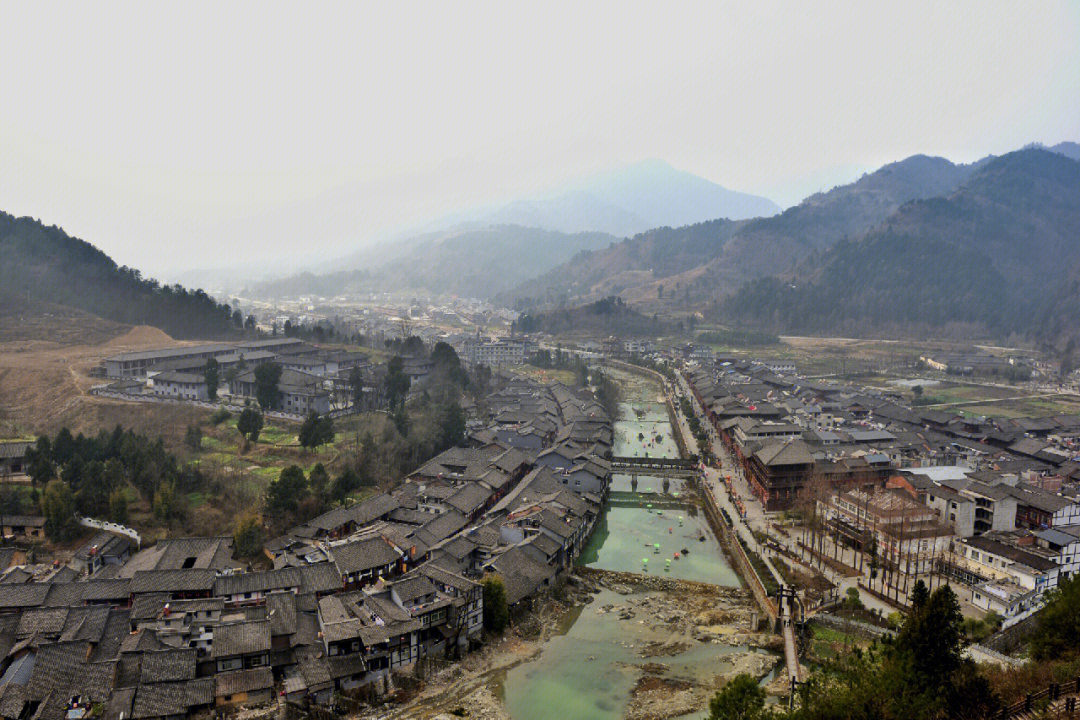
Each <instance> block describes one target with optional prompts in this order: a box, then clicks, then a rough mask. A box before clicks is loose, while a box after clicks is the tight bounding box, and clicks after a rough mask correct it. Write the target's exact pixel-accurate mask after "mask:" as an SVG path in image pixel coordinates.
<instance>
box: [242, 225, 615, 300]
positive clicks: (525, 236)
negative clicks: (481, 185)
mask: <svg viewBox="0 0 1080 720" xmlns="http://www.w3.org/2000/svg"><path fill="white" fill-rule="evenodd" d="M615 242H616V238H615V237H614V236H612V235H606V234H604V233H574V234H568V233H560V232H553V231H548V230H540V229H537V228H527V227H520V226H517V225H500V226H495V227H487V228H482V229H473V230H461V231H452V232H444V233H430V234H427V235H422V236H419V237H416V238H411V239H409V240H407V241H402V242H399V243H395V244H394V246H393V255H392V256H391V257H390V258H387V259H383V258H381V257H380V256H381V252H380V251H379V250H378V249H376V250H375V251H373V252H372V253H371V255H370V257H369V258H368V259H367V262H366V267H365V268H364V269H362V270H355V271H342V272H338V273H329V274H325V275H312V274H310V273H304V274H300V275H294V276H291V277H288V278H284V279H281V280H274V281H269V282H263V283H257V284H253V285H251V286H250V287H249V288H248V289H247V290H245V294H246V295H247V296H250V297H285V296H295V295H309V294H310V295H324V296H332V295H337V294H340V293H349V292H353V293H355V292H379V291H394V290H416V291H427V292H430V293H432V294H436V295H438V294H444V293H445V294H451V295H459V296H464V297H482V298H486V297H492V296H494V295H497V294H498V293H500V292H504V291H506V290H507V289H509V288H511V287H514V286H515V285H517V284H518V283H520V282H522V281H524V280H525V279H526V278H528V277H531V276H532V275H534V274H536V273H538V272H544V271H546V270H547V269H549V268H551V267H554V266H555V265H558V264H559V263H561V262H564V261H566V260H568V259H570V258H571V257H573V256H574V254H575V253H578V252H580V251H582V250H592V249H596V248H601V247H607V246H608V245H611V244H613V243H615ZM357 261H358V262H359V261H362V260H361V259H360V258H357Z"/></svg>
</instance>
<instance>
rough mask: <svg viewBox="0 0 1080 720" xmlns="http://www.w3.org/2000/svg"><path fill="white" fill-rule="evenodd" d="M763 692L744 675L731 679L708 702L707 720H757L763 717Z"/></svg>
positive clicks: (752, 680)
mask: <svg viewBox="0 0 1080 720" xmlns="http://www.w3.org/2000/svg"><path fill="white" fill-rule="evenodd" d="M764 711H765V690H764V688H762V687H760V686H759V685H758V684H757V680H755V679H754V678H752V677H750V676H749V675H747V674H746V673H740V674H739V675H736V676H735V677H734V678H732V680H731V682H729V683H728V684H727V685H725V686H724V689H723V690H721V691H719V692H718V693H716V695H714V696H713V698H712V699H711V700H709V720H757V719H758V718H762V717H765V712H764Z"/></svg>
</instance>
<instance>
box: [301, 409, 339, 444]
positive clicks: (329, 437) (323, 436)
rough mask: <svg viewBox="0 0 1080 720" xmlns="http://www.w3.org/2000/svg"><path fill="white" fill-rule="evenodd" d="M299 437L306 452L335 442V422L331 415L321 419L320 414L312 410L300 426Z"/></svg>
mask: <svg viewBox="0 0 1080 720" xmlns="http://www.w3.org/2000/svg"><path fill="white" fill-rule="evenodd" d="M297 437H298V439H299V440H300V445H301V447H303V448H304V449H305V450H313V449H314V448H317V447H319V446H320V445H326V444H327V443H331V442H333V441H334V420H333V418H331V417H330V416H329V415H325V416H323V417H319V414H318V413H317V412H315V411H314V410H312V411H311V412H310V413H309V414H308V416H307V417H306V418H304V422H303V423H302V424H301V425H300V432H299V433H298V435H297Z"/></svg>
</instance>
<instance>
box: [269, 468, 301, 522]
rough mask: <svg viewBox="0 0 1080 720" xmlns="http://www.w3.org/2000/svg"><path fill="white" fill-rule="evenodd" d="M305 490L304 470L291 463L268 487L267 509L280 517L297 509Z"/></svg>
mask: <svg viewBox="0 0 1080 720" xmlns="http://www.w3.org/2000/svg"><path fill="white" fill-rule="evenodd" d="M305 492H307V478H305V477H304V471H303V470H302V469H301V468H300V467H298V466H296V465H290V466H289V467H287V468H285V469H284V470H282V471H281V474H279V475H278V477H277V479H276V480H273V481H271V482H270V485H269V486H268V487H267V488H266V509H267V511H268V512H270V513H271V514H272V515H275V516H278V517H280V516H282V515H284V514H285V513H287V512H288V511H290V510H295V509H296V506H297V505H298V504H299V503H300V500H301V498H303V497H304V493H305Z"/></svg>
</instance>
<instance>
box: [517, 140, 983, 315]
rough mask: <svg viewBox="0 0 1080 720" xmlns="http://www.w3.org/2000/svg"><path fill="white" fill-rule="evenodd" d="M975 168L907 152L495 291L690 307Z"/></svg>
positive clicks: (856, 231) (521, 299) (792, 261)
mask: <svg viewBox="0 0 1080 720" xmlns="http://www.w3.org/2000/svg"><path fill="white" fill-rule="evenodd" d="M974 167H975V166H973V165H967V166H965V165H954V164H953V163H951V162H949V161H948V160H946V159H944V158H934V157H927V156H925V155H916V156H913V157H909V158H907V159H906V160H901V161H900V162H895V163H891V164H889V165H886V166H884V167H882V168H880V169H879V170H877V171H875V172H873V173H870V174H867V175H864V176H863V177H861V178H859V179H858V180H856V181H855V182H853V183H851V184H848V185H843V186H840V187H837V188H834V189H832V190H830V191H828V192H825V193H820V194H817V195H813V196H811V197H809V198H807V199H806V200H804V201H803V202H802V203H800V204H799V205H797V206H795V207H793V208H789V209H788V210H785V211H784V212H783V213H781V214H779V215H774V216H772V217H766V218H758V219H753V220H743V221H738V222H732V221H726V220H721V221H711V222H704V223H698V224H695V225H688V226H684V227H679V228H674V229H673V228H670V227H663V228H658V229H655V230H651V231H649V232H646V233H642V234H640V235H638V236H635V237H633V238H631V239H629V240H626V241H624V242H622V243H618V244H617V245H615V246H614V247H611V248H607V249H603V250H599V251H594V252H593V253H591V254H589V255H582V256H578V257H575V258H573V259H572V260H571V261H570V262H568V263H565V264H564V265H562V266H559V267H556V268H554V269H553V270H551V271H550V272H548V273H547V274H545V275H543V276H540V277H538V278H534V279H532V280H530V281H529V282H526V283H523V284H522V285H521V286H519V287H517V288H515V289H514V290H513V291H511V292H509V293H506V294H504V295H503V296H502V298H501V299H503V300H504V301H506V302H508V303H515V304H517V305H519V306H522V305H524V306H528V305H531V304H535V303H544V302H552V301H558V302H566V301H572V300H574V299H585V300H588V299H594V298H597V297H604V296H606V295H610V294H613V293H614V294H621V295H622V296H623V297H624V299H625V300H627V302H630V303H631V304H648V305H651V306H657V305H658V306H660V308H664V309H670V308H676V307H682V308H683V309H686V308H691V307H699V306H701V305H702V304H703V303H708V302H710V301H712V300H716V299H718V298H720V297H723V296H725V295H727V294H730V293H732V292H734V291H735V290H736V289H738V287H739V286H741V285H742V283H743V282H745V281H746V280H748V279H752V278H755V277H759V276H762V275H769V274H773V273H776V272H779V271H787V270H791V269H793V268H794V267H795V265H796V264H797V263H798V262H799V261H801V260H802V259H804V258H806V257H808V256H810V255H812V254H814V253H817V252H821V251H823V250H826V249H827V248H829V247H831V246H832V245H834V244H835V243H837V242H839V241H840V240H842V239H843V238H845V237H854V236H857V235H860V234H862V233H863V232H866V231H867V230H869V229H870V228H872V227H873V226H875V225H877V224H878V223H880V222H882V221H883V220H884V219H885V218H887V217H888V216H889V215H890V214H891V213H893V212H895V211H896V210H897V209H898V208H899V207H900V206H901V205H903V204H904V203H906V202H908V201H910V200H914V199H918V198H927V197H934V196H937V195H941V194H944V193H947V192H950V191H951V190H953V189H954V188H956V186H957V185H959V183H960V182H961V181H963V180H964V179H965V178H966V177H967V176H968V175H969V174H970V173H971V172H972V170H973V169H974ZM661 286H663V287H661ZM673 290H674V291H675V292H674V293H672V291H673Z"/></svg>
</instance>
